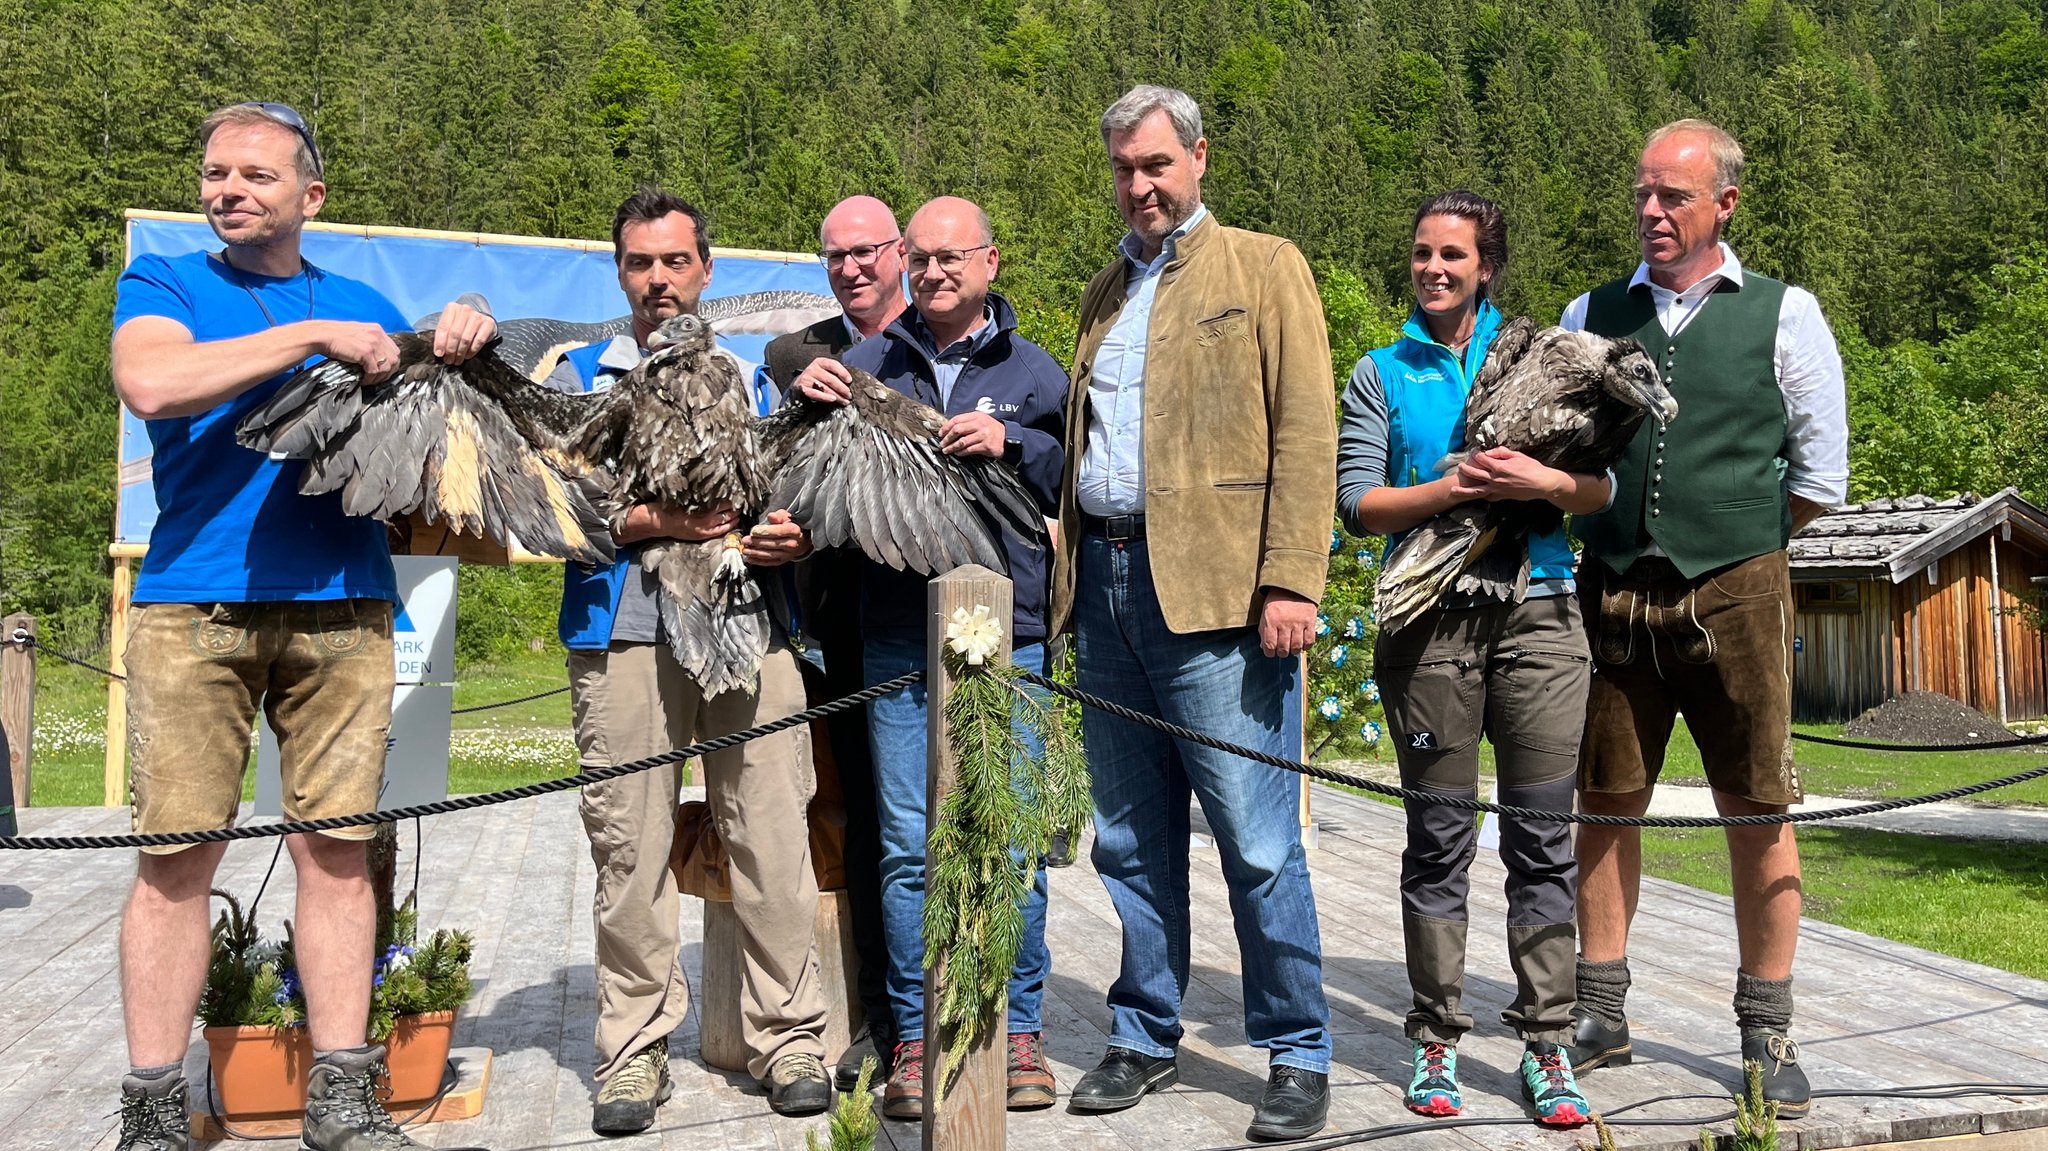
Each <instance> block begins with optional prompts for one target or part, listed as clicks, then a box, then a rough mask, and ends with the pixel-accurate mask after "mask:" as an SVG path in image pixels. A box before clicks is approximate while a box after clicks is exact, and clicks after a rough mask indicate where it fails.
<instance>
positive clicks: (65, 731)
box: [31, 651, 576, 807]
mask: <svg viewBox="0 0 2048 1151" xmlns="http://www.w3.org/2000/svg"><path fill="white" fill-rule="evenodd" d="M567 683H568V675H567V671H566V669H565V668H564V666H563V662H562V654H561V653H560V652H558V651H557V652H552V653H550V652H541V653H537V654H534V655H532V656H526V657H521V658H519V659H517V660H507V661H500V662H495V663H479V664H471V665H460V666H458V667H457V669H456V686H455V706H456V707H458V708H461V707H472V706H475V705H477V704H482V703H496V702H498V701H500V700H507V699H515V698H517V697H519V696H524V695H532V694H534V693H536V692H542V691H548V690H551V689H553V688H558V687H563V686H565V685H566V684H567ZM106 730H107V688H106V681H105V680H104V679H102V678H101V677H100V676H98V675H97V674H94V673H92V672H88V671H84V670H81V669H79V668H74V667H71V666H70V665H68V664H60V663H58V662H57V661H55V660H52V659H42V660H39V661H38V662H37V665H36V746H35V763H34V766H33V772H34V781H33V784H32V795H31V798H32V801H33V804H34V806H37V807H83V806H96V805H97V804H98V803H99V802H100V800H101V797H102V790H101V776H102V772H103V771H104V768H105V762H106ZM575 770H576V745H575V741H574V740H572V739H571V738H570V736H569V696H568V694H567V693H566V692H565V693H563V694H561V695H556V696H550V697H548V698H547V699H542V700H535V701H533V702H531V703H523V704H520V705H518V706H516V707H509V708H501V709H496V710H492V711H483V712H475V713H472V714H469V715H458V716H456V717H455V719H454V733H453V740H452V743H451V747H450V749H449V761H448V788H449V791H450V793H451V794H462V793H464V792H473V791H494V790H497V789H498V788H502V787H513V786H516V785H518V784H523V783H532V782H533V781H535V780H539V779H548V778H551V777H554V776H558V775H568V774H570V773H572V772H574V771H575ZM254 793H255V783H254V773H253V772H252V773H251V774H250V776H249V777H247V778H245V780H244V781H243V788H242V797H243V798H244V799H249V798H252V797H253V796H254Z"/></svg>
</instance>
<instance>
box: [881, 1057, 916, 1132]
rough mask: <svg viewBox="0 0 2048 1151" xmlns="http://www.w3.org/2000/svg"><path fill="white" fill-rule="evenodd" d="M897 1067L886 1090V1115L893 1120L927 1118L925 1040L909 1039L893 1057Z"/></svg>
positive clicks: (883, 1097) (883, 1099)
mask: <svg viewBox="0 0 2048 1151" xmlns="http://www.w3.org/2000/svg"><path fill="white" fill-rule="evenodd" d="M890 1062H891V1063H893V1064H894V1065H895V1066H894V1067H893V1068H892V1069H891V1070H890V1072H889V1086H887V1087H885V1088H883V1089H882V1114H884V1115H887V1116H888V1117H889V1118H891V1119H922V1118H924V1040H922V1039H906V1040H904V1041H903V1042H901V1043H898V1044H897V1045H896V1051H895V1053H894V1054H893V1055H891V1056H890Z"/></svg>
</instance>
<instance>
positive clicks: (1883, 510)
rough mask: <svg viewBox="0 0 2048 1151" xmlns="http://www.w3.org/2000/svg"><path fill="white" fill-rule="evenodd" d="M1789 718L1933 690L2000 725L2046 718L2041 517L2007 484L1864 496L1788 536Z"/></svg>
mask: <svg viewBox="0 0 2048 1151" xmlns="http://www.w3.org/2000/svg"><path fill="white" fill-rule="evenodd" d="M1790 551H1791V559H1792V595H1793V600H1794V602H1795V603H1796V604H1797V608H1798V612H1797V620H1796V627H1795V631H1794V633H1793V635H1794V640H1793V656H1792V665H1793V683H1792V714H1793V716H1794V717H1795V718H1797V719H1800V720H1803V721H1838V720H1844V719H1848V718H1850V717H1852V716H1854V715H1856V714H1858V713H1860V712H1862V711H1864V710H1865V709H1867V708H1871V707H1875V706H1876V705H1878V704H1880V703H1883V702H1884V701H1885V700H1887V699H1889V698H1891V697H1892V696H1894V695H1897V694H1899V693H1901V692H1907V691H1933V692H1940V693H1941V694H1943V695H1946V696H1951V697H1953V698H1955V699H1958V700H1961V701H1962V702H1964V703H1966V704H1969V705H1970V706H1972V707H1975V708H1977V709H1978V710H1980V711H1983V712H1986V713H1988V714H1991V715H1994V716H1997V717H1998V718H1999V719H2000V720H2001V721H2006V722H2010V721H2012V720H2016V719H2031V718H2034V717H2037V716H2041V715H2043V714H2048V672H2044V667H2048V641H2044V639H2043V636H2042V633H2041V631H2040V630H2038V629H2037V628H2036V627H2035V623H2034V621H2036V620H2038V619H2039V618H2040V617H2039V614H2038V611H2035V612H2029V611H2026V610H2023V609H2024V608H2026V607H2028V606H2029V605H2032V606H2034V607H2035V608H2038V607H2039V606H2040V605H2041V603H2042V602H2043V601H2042V596H2043V594H2044V592H2048V513H2044V512H2043V511H2042V510H2041V509H2040V508H2038V507H2036V506H2035V505H2033V504H2032V503H2029V502H2028V501H2026V500H2024V499H2021V498H2020V495H2019V492H2018V491H2017V489H2014V488H2007V489H2005V490H2004V491H2002V492H1999V493H1998V494H1996V495H1993V496H1990V497H1988V498H1981V497H1978V496H1976V495H1961V496H1956V497H1953V498H1950V499H1943V500H1936V499H1932V498H1930V497H1927V496H1907V497H1904V498H1902V499H1891V500H1872V501H1870V502H1869V503H1862V504H1851V505H1849V506H1848V507H1843V508H1838V509H1836V510H1834V511H1831V512H1829V513H1827V514H1826V515H1823V516H1821V517H1820V518H1819V519H1817V520H1815V521H1814V522H1813V523H1812V524H1810V525H1808V526H1807V528H1806V530H1805V531H1802V532H1800V533H1799V534H1798V535H1796V536H1794V537H1793V538H1792V546H1791V549H1790Z"/></svg>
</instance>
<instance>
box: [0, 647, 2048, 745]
mask: <svg viewBox="0 0 2048 1151" xmlns="http://www.w3.org/2000/svg"><path fill="white" fill-rule="evenodd" d="M0 642H7V643H14V644H19V645H21V646H23V647H27V648H32V649H34V650H36V651H40V652H42V653H44V654H45V655H50V656H54V657H56V658H57V659H60V660H63V661H64V662H65V663H68V664H71V665H73V666H75V667H82V668H84V669H85V670H87V671H91V672H97V673H99V674H100V675H103V676H105V677H107V678H108V679H115V680H126V679H127V678H128V677H127V676H125V675H119V674H116V673H115V672H113V671H110V670H108V669H107V668H104V667H101V666H99V665H98V664H92V663H87V662H86V661H84V660H82V659H78V658H75V657H73V656H69V655H66V654H64V653H63V652H61V651H58V650H57V649H55V648H52V647H45V646H44V645H42V644H40V643H38V642H37V641H36V637H34V636H32V635H29V634H28V633H27V632H26V631H24V630H22V629H19V628H17V629H15V632H14V634H13V635H12V636H10V637H8V639H7V640H5V641H0ZM568 690H569V689H568V688H567V687H558V688H553V689H551V690H548V691H542V692H536V693H534V694H533V695H522V696H520V697H519V698H518V699H507V700H500V701H498V702H497V703H479V704H474V705H472V706H470V707H458V708H455V709H453V710H451V711H450V712H449V713H448V714H450V715H467V714H469V713H471V712H477V711H490V710H492V709H494V708H500V707H515V706H517V705H519V704H522V703H532V702H533V701H535V700H537V699H546V698H548V697H549V696H555V695H561V694H562V693H563V692H565V691H568ZM1792 738H1793V739H1794V740H1796V741H1798V742H1800V743H1813V744H1820V745H1822V746H1825V747H1844V748H1850V749H1852V750H1855V751H1896V752H1905V753H1909V754H1912V753H1919V754H1932V753H1940V752H1951V751H2002V750H2005V749H2007V748H2015V747H2040V746H2043V745H2048V735H2015V736H2010V737H2008V738H2006V739H1987V740H1981V741H1978V742H1974V743H1881V742H1878V741H1875V740H1867V739H1843V738H1841V737H1839V736H1829V735H1808V734H1807V733H1805V732H1800V731H1795V732H1793V733H1792Z"/></svg>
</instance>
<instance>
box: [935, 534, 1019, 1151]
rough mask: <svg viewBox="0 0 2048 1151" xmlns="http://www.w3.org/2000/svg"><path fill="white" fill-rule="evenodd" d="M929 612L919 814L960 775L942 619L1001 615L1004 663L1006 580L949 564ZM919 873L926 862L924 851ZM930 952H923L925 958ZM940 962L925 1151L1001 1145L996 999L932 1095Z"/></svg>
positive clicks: (1001, 1051)
mask: <svg viewBox="0 0 2048 1151" xmlns="http://www.w3.org/2000/svg"><path fill="white" fill-rule="evenodd" d="M928 596H929V599H928V601H927V602H928V603H929V604H930V610H929V613H928V615H927V617H926V627H925V661H926V662H925V667H926V671H925V717H926V722H927V724H928V726H927V727H926V729H925V731H926V737H925V738H926V751H927V753H928V755H929V765H930V766H929V772H930V774H929V775H928V776H927V780H928V782H927V783H926V785H925V815H926V818H927V819H928V820H935V819H937V818H938V817H939V808H940V805H941V804H942V803H943V802H944V800H945V797H946V796H947V795H948V794H950V793H951V792H952V790H953V787H954V785H955V783H956V782H957V780H958V778H959V765H958V764H957V763H956V762H955V761H954V758H953V743H952V741H951V740H950V739H948V738H947V737H946V700H947V698H948V697H949V696H951V695H952V693H953V677H952V676H951V675H950V674H949V673H948V672H947V671H946V661H945V660H943V659H941V658H940V652H941V651H942V650H943V649H944V647H945V645H946V623H947V621H949V620H950V619H952V616H953V610H954V609H955V608H966V609H967V610H968V611H969V612H972V611H973V610H974V609H975V608H976V607H977V606H986V607H987V608H988V614H989V615H991V616H993V617H994V618H995V619H997V620H999V621H1001V623H1002V626H1003V644H1002V648H1001V650H999V651H998V652H997V653H996V657H995V658H996V659H997V660H998V661H999V662H1001V663H1008V662H1009V661H1010V641H1011V638H1012V637H1011V635H1010V630H1011V618H1010V617H1011V615H1012V607H1011V604H1012V598H1011V587H1010V581H1009V580H1008V579H1006V578H1005V577H1003V576H1000V575H997V574H996V573H995V572H992V571H990V570H988V569H987V568H985V567H982V566H980V565H978V564H969V565H968V566H966V567H962V568H955V569H954V570H952V571H950V572H948V573H946V574H945V575H942V576H940V577H938V578H937V579H935V580H933V581H932V582H931V584H930V586H929V591H928ZM924 865H925V873H926V874H927V875H929V874H930V873H931V870H932V865H933V861H932V858H931V854H930V852H929V851H927V852H926V854H925V861H924ZM928 958H929V957H928ZM945 978H946V971H945V967H944V965H943V964H934V965H932V966H929V967H926V968H925V971H924V1003H925V1032H924V1040H925V1042H924V1083H925V1088H924V1090H925V1096H924V1097H925V1109H924V1151H1001V1148H1002V1146H1003V1135H1004V1132H1003V1121H1004V1117H1005V1107H1006V1102H1007V1096H1008V1076H1009V1071H1008V1062H1007V1060H1008V1051H1007V1047H1008V1043H1007V1040H1008V1037H1007V1036H1006V1035H1005V1034H1004V1032H1005V1031H1006V1030H1007V1027H1006V1025H1005V1022H1004V1021H1005V1018H1006V1017H1007V1012H1006V1011H1005V1010H1004V1008H1003V1006H1002V1005H1001V1004H1000V1003H999V1004H997V1005H996V1007H995V1009H994V1010H993V1011H992V1012H991V1013H990V1015H989V1017H987V1018H984V1019H982V1020H981V1039H980V1041H979V1042H977V1043H975V1045H974V1046H973V1047H972V1048H971V1049H970V1050H969V1051H968V1052H967V1057H966V1059H964V1060H963V1061H962V1062H961V1064H960V1070H959V1078H957V1079H955V1080H954V1081H953V1082H951V1083H947V1084H945V1096H946V1099H945V1102H944V1103H943V1104H941V1105H940V1106H938V1107H933V1106H931V1101H932V1099H934V1098H935V1097H936V1096H937V1095H938V1088H939V1086H940V1083H939V1071H940V1069H941V1068H942V1067H944V1066H945V1065H946V1053H947V1051H949V1050H951V1049H953V1048H954V1047H955V1046H957V1045H956V1044H955V1042H954V1039H953V1035H952V1029H951V1028H944V1027H940V1026H939V1023H938V1017H937V1016H938V1005H939V1003H940V1002H941V1000H942V998H943V997H942V996H941V995H940V994H939V987H940V985H941V984H942V983H943V982H944V981H945Z"/></svg>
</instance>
